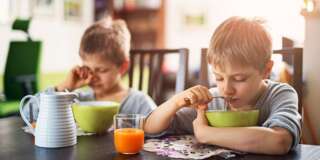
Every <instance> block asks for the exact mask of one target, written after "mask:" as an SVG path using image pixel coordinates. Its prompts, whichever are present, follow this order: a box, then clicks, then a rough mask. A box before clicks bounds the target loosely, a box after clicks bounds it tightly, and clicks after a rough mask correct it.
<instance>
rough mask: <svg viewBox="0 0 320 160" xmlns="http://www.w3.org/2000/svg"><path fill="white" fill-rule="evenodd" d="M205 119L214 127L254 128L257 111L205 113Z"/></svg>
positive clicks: (256, 120)
mask: <svg viewBox="0 0 320 160" xmlns="http://www.w3.org/2000/svg"><path fill="white" fill-rule="evenodd" d="M206 117H207V119H208V121H209V124H210V126H214V127H247V126H256V125H257V124H258V120H259V110H257V109H255V110H249V111H207V112H206Z"/></svg>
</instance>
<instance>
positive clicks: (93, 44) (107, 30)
mask: <svg viewBox="0 0 320 160" xmlns="http://www.w3.org/2000/svg"><path fill="white" fill-rule="evenodd" d="M130 39H131V36H130V32H129V30H128V28H127V25H126V23H125V22H124V21H123V20H114V21H113V20H112V19H111V18H110V17H107V18H105V19H103V20H100V21H98V22H96V23H94V24H93V25H91V26H90V27H89V28H87V29H86V31H85V32H84V34H83V36H82V38H81V43H80V52H79V54H80V56H81V57H82V58H85V57H86V56H87V55H90V54H103V55H104V57H105V58H106V59H107V60H109V61H110V62H112V63H114V64H116V65H117V66H121V65H122V64H123V63H124V62H125V61H126V60H128V57H129V50H130Z"/></svg>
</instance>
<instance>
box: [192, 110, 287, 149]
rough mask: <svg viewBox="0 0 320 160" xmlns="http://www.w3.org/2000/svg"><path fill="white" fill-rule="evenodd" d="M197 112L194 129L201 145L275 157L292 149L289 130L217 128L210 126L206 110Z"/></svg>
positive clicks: (276, 128)
mask: <svg viewBox="0 0 320 160" xmlns="http://www.w3.org/2000/svg"><path fill="white" fill-rule="evenodd" d="M197 112H198V113H197V118H196V119H195V120H194V122H193V127H194V133H195V136H196V138H197V140H198V141H199V142H201V143H206V144H214V145H218V146H222V147H227V148H230V149H234V150H239V151H244V152H250V153H261V154H273V155H275V154H286V153H287V152H288V151H289V150H290V148H291V145H292V141H293V140H292V139H293V137H292V135H291V134H290V133H289V131H288V130H287V129H284V128H279V127H274V128H266V127H237V128H232V127H231V128H215V127H210V126H208V123H207V120H206V118H205V115H204V110H199V109H198V110H197Z"/></svg>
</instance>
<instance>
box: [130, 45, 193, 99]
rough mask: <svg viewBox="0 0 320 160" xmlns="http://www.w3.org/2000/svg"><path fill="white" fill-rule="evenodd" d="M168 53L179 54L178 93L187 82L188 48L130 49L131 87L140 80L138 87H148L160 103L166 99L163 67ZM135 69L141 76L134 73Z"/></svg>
mask: <svg viewBox="0 0 320 160" xmlns="http://www.w3.org/2000/svg"><path fill="white" fill-rule="evenodd" d="M168 54H178V55H179V62H177V63H179V69H178V72H177V74H176V80H175V92H176V93H177V92H180V91H183V90H184V89H185V87H186V84H187V80H188V78H187V76H188V58H189V50H188V49H186V48H181V49H133V50H131V51H130V62H131V66H130V68H129V87H131V88H132V87H133V86H134V85H133V84H134V82H137V81H138V89H139V90H143V88H145V87H147V93H148V94H149V95H150V96H151V98H153V100H154V101H155V102H156V104H158V105H159V104H161V103H162V102H163V101H165V99H164V93H163V91H164V88H165V87H166V86H165V84H164V82H163V80H164V74H163V72H162V67H163V62H164V57H165V55H168ZM134 70H138V71H139V76H137V75H136V74H134ZM145 76H146V77H145ZM136 79H138V80H136ZM146 81H147V82H146Z"/></svg>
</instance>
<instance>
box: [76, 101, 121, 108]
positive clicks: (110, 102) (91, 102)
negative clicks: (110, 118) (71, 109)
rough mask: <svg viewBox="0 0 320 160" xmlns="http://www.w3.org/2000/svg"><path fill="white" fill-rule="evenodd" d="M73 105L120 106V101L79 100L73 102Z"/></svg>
mask: <svg viewBox="0 0 320 160" xmlns="http://www.w3.org/2000/svg"><path fill="white" fill-rule="evenodd" d="M73 106H78V107H115V106H117V107H120V103H118V102H115V101H80V102H77V103H74V104H73Z"/></svg>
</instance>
